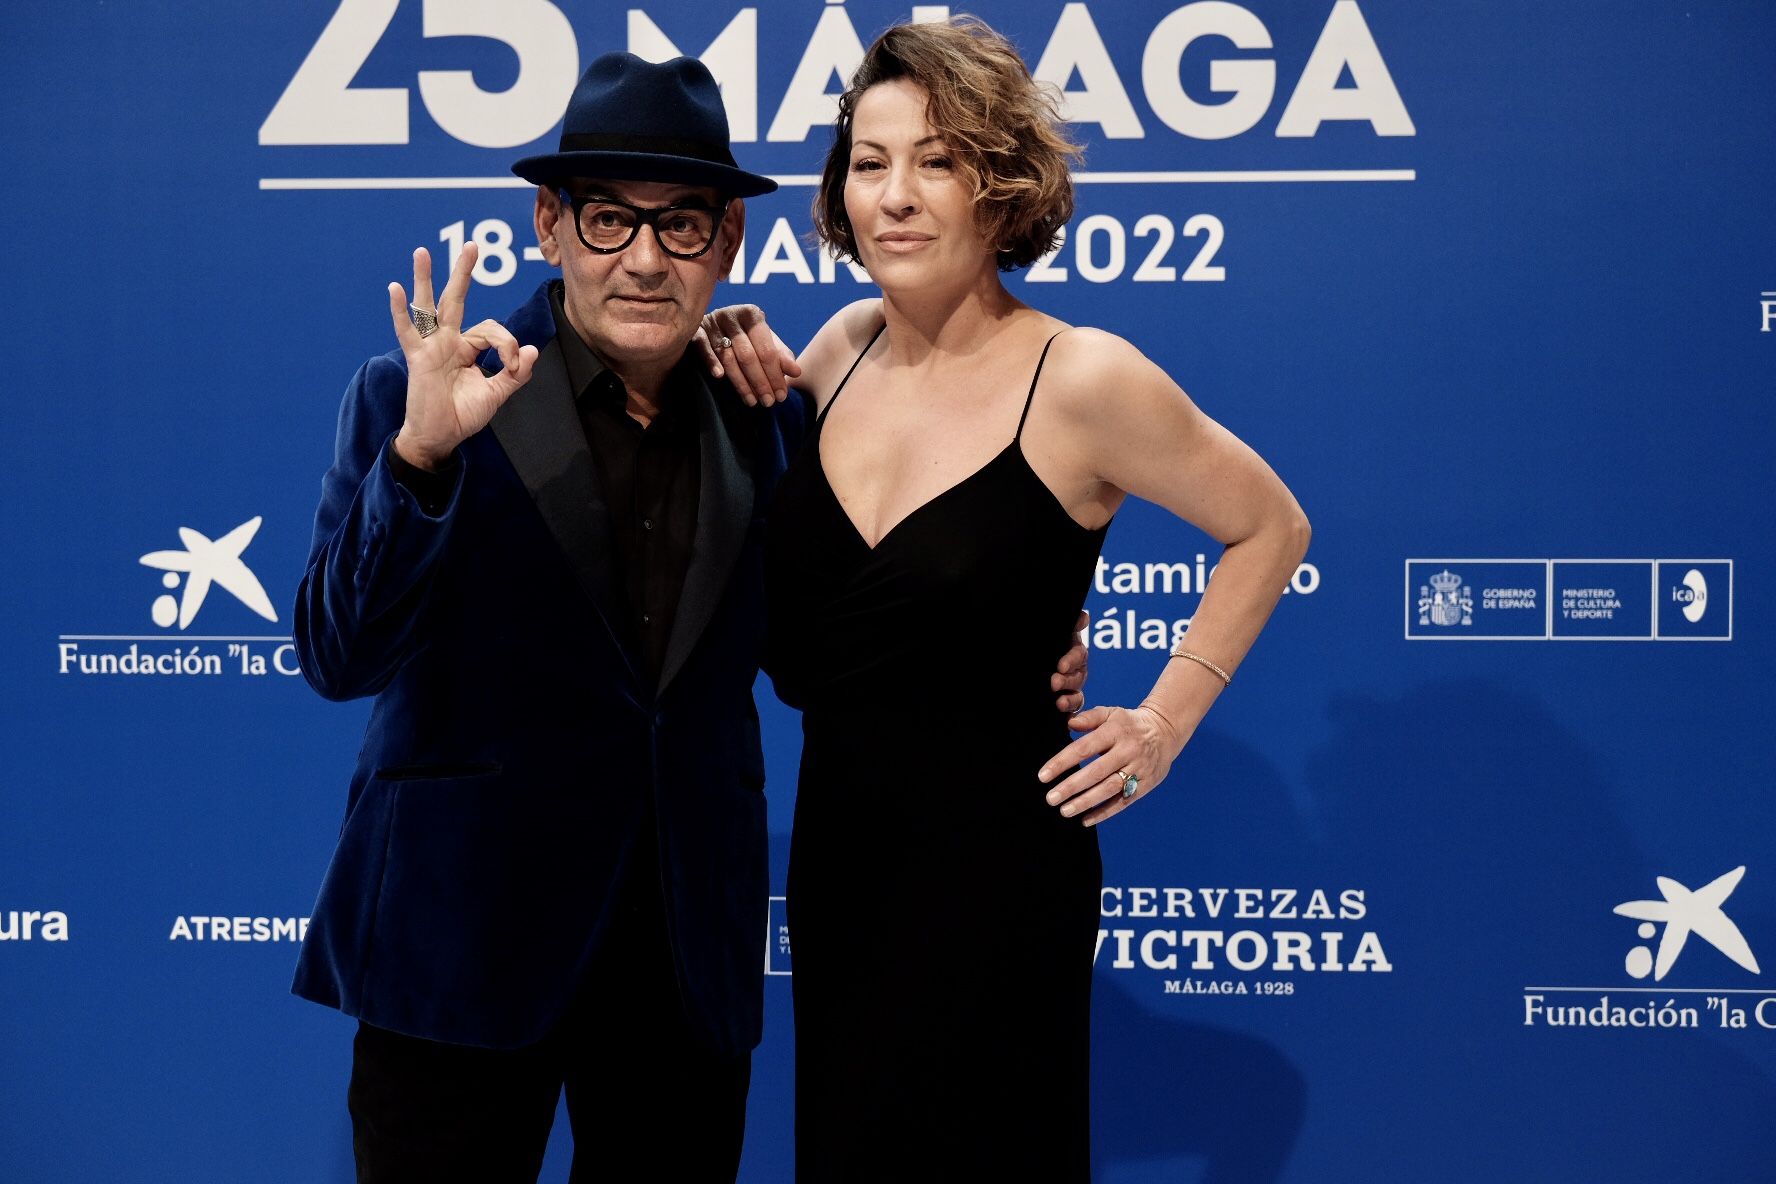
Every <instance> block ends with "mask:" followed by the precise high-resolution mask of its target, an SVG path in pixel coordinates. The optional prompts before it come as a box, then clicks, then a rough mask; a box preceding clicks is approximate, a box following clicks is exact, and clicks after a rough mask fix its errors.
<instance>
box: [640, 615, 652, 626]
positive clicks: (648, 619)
mask: <svg viewBox="0 0 1776 1184" xmlns="http://www.w3.org/2000/svg"><path fill="white" fill-rule="evenodd" d="M641 623H642V624H643V625H651V624H653V623H654V619H653V618H652V617H650V616H648V615H647V614H646V613H642V614H641Z"/></svg>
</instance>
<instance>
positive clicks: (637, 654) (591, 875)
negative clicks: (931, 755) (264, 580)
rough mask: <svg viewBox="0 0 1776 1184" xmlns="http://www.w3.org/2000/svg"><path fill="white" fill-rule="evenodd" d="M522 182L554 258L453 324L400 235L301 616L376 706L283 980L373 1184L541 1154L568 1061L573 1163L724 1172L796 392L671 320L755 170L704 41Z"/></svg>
mask: <svg viewBox="0 0 1776 1184" xmlns="http://www.w3.org/2000/svg"><path fill="white" fill-rule="evenodd" d="M514 171H515V172H516V173H518V174H519V175H520V176H522V177H524V178H525V179H526V180H529V181H532V182H534V183H536V184H537V186H538V189H537V196H536V208H535V221H536V231H537V238H538V242H539V243H540V245H541V247H542V251H543V254H544V257H545V258H546V259H547V260H548V261H549V262H550V263H551V264H554V265H558V266H559V267H560V268H561V269H562V278H561V280H560V281H559V282H551V283H548V284H545V285H544V286H543V287H542V288H540V289H539V290H538V291H537V293H536V294H535V295H534V296H532V298H531V299H530V300H529V302H527V303H526V304H525V305H524V306H522V307H521V308H519V309H518V310H517V311H516V312H515V313H514V314H513V315H512V316H511V317H510V318H509V320H508V321H507V323H506V324H505V325H504V326H502V325H500V324H497V323H495V322H492V321H485V322H482V323H481V324H479V325H476V326H474V327H473V328H470V329H468V330H466V331H465V330H463V329H461V327H460V326H461V320H462V313H463V303H464V298H465V296H466V293H467V290H468V285H469V273H470V270H471V269H472V267H473V264H474V254H473V250H472V248H465V249H464V251H463V253H462V256H461V257H460V258H459V259H458V261H457V264H456V266H455V268H454V269H453V271H452V274H451V277H450V280H449V282H448V284H447V285H446V287H445V289H444V291H443V293H442V296H441V299H440V300H439V301H438V306H437V309H436V312H435V314H433V313H432V310H431V307H430V306H431V295H432V293H431V272H430V260H429V257H428V256H426V254H425V253H424V252H423V251H421V252H417V253H416V256H415V276H414V288H415V291H414V309H415V313H414V316H415V317H416V318H417V323H410V322H409V319H408V310H407V308H406V307H405V305H406V301H407V298H406V294H405V293H404V292H403V291H402V290H401V288H400V286H399V285H391V286H390V301H391V311H392V312H393V314H394V317H395V329H396V333H397V336H398V337H399V339H400V343H401V348H400V350H399V351H397V352H394V353H390V354H388V355H386V356H384V357H382V358H378V359H375V360H373V361H371V362H370V363H368V364H367V365H366V366H365V367H364V368H363V369H362V370H361V371H360V372H359V373H358V375H357V376H356V377H355V378H354V379H353V381H352V383H351V386H350V388H349V389H348V390H347V392H346V396H345V400H344V404H343V407H342V409H341V413H340V421H339V440H338V448H337V455H336V458H335V461H334V464H333V467H332V468H331V469H330V470H329V471H328V473H327V476H326V478H325V480H324V482H323V495H322V501H321V505H320V509H319V511H318V513H317V516H316V524H315V540H314V546H313V551H312V555H311V559H310V563H309V567H308V571H307V574H306V575H305V576H304V578H303V581H302V584H301V587H300V589H299V591H298V594H297V606H296V613H295V622H296V624H295V632H296V641H297V645H298V647H299V649H300V653H301V657H302V666H303V671H304V673H305V674H306V675H307V677H308V679H309V681H310V682H311V683H313V684H314V686H315V687H316V688H317V689H318V690H319V691H320V692H321V693H322V694H323V695H326V696H328V697H329V698H337V699H344V698H351V697H355V696H360V695H368V694H374V695H375V696H376V704H375V708H374V710H373V711H372V714H371V720H370V725H369V728H368V731H367V734H366V736H365V741H364V745H363V749H362V751H361V753H360V754H359V758H358V765H357V771H356V774H355V775H354V777H353V779H352V783H351V790H350V795H349V798H348V802H347V812H346V819H345V824H344V827H343V828H342V831H341V834H340V839H339V845H338V849H337V852H336V853H335V855H334V858H333V861H332V864H331V866H330V867H329V868H328V871H327V875H326V879H325V881H324V883H323V885H322V888H321V893H320V899H319V901H318V902H317V904H316V907H315V911H314V916H313V921H312V923H311V926H310V929H309V933H308V938H307V940H306V941H305V943H304V945H303V949H302V956H301V961H300V964H299V966H298V969H297V975H296V984H295V990H296V992H297V993H298V994H300V995H302V996H304V997H306V998H309V999H313V1000H315V1001H317V1002H320V1003H325V1004H328V1005H330V1006H334V1007H338V1008H340V1009H341V1010H342V1011H344V1012H346V1013H347V1014H349V1015H353V1016H356V1017H357V1018H358V1020H359V1028H358V1034H357V1038H356V1041H355V1043H354V1050H353V1068H352V1083H351V1089H350V1106H351V1113H352V1121H353V1143H354V1150H355V1153H356V1157H357V1164H358V1174H359V1178H360V1179H361V1180H366V1181H383V1180H424V1181H437V1180H474V1181H507V1180H531V1179H534V1178H535V1176H536V1173H537V1170H538V1167H539V1166H540V1164H541V1161H542V1156H543V1150H544V1147H545V1144H546V1142H547V1136H548V1131H549V1127H550V1124H551V1122H552V1119H553V1117H554V1111H555V1104H556V1101H557V1099H558V1098H559V1096H560V1094H561V1090H562V1088H563V1087H564V1086H565V1088H566V1091H567V1102H568V1113H569V1117H570V1120H571V1122H572V1124H573V1130H574V1144H575V1155H574V1170H573V1178H574V1179H575V1180H576V1181H577V1180H590V1179H595V1178H597V1179H603V1178H608V1179H612V1180H628V1179H670V1180H675V1181H678V1180H682V1181H704V1180H708V1181H716V1180H722V1181H731V1180H732V1179H733V1177H734V1175H735V1172H736V1170H737V1166H738V1162H739V1154H740V1140H741V1134H742V1130H743V1127H744V1119H745V1099H746V1090H747V1083H748V1080H749V1073H750V1050H751V1049H752V1047H753V1046H754V1045H755V1044H756V1043H757V1041H758V1038H759V1032H760V1023H761V1011H762V1008H761V989H762V986H761V984H762V966H761V949H762V945H763V940H762V939H763V934H764V929H765V908H766V897H767V891H768V889H767V879H766V872H767V869H766V851H767V832H766V828H765V807H764V798H763V795H762V792H761V790H762V788H763V784H764V762H763V757H762V752H761V748H760V743H759V734H758V720H757V713H756V710H755V708H754V705H753V702H752V684H753V681H754V679H755V678H756V675H757V669H758V662H759V657H760V654H761V652H762V649H763V631H764V624H765V604H764V600H763V582H762V574H761V542H762V539H761V515H762V512H763V509H764V507H765V505H766V504H767V502H768V499H769V497H770V495H771V492H772V490H773V489H774V487H775V484H776V481H777V479H778V477H779V476H780V475H781V474H782V472H783V469H784V466H785V464H786V463H787V460H788V458H789V456H790V455H791V454H792V450H793V448H794V447H795V446H796V445H797V444H798V443H799V441H800V437H801V433H802V429H803V410H802V406H801V403H800V402H799V401H798V400H793V399H792V400H789V401H788V402H787V403H786V405H785V406H783V407H781V408H777V409H775V410H765V409H763V408H752V409H748V408H746V407H744V406H743V405H742V404H741V402H740V400H738V399H737V398H735V397H734V396H733V395H731V394H729V393H726V392H723V393H721V394H719V395H718V394H717V393H716V392H713V391H711V390H710V389H709V387H708V386H707V385H706V382H705V380H704V378H703V375H702V372H701V366H700V364H699V362H698V360H697V356H696V355H695V353H694V352H691V351H689V350H688V346H689V344H690V342H691V340H692V337H693V335H694V334H695V332H696V330H697V327H698V324H699V321H700V319H701V317H702V314H703V312H704V310H705V308H706V306H707V304H708V302H709V298H710V296H711V294H712V293H713V291H714V289H715V285H716V282H717V280H718V279H719V278H720V277H721V276H722V275H724V274H725V273H726V272H727V270H728V268H729V266H730V265H731V263H732V261H733V258H734V255H735V253H736V251H737V250H738V248H739V245H740V240H741V235H742V232H743V230H744V227H745V209H744V205H743V199H744V198H746V197H750V196H754V195H758V194H763V193H767V192H770V191H771V190H772V189H774V188H775V187H776V186H775V184H774V183H773V182H771V181H770V180H769V179H768V178H765V177H761V176H756V175H754V174H751V173H747V172H745V171H743V170H741V169H740V168H738V167H737V166H736V165H735V164H734V160H733V156H732V155H731V153H730V151H729V148H728V136H727V121H726V117H725V115H724V113H723V110H722V105H721V98H720V94H719V92H718V90H717V88H716V84H715V81H714V79H713V78H712V77H711V76H710V74H709V72H708V71H707V70H706V69H705V68H704V67H703V66H702V65H701V64H700V63H698V62H696V61H694V60H691V59H687V58H678V59H675V60H673V61H671V62H667V63H664V64H660V65H654V64H649V63H647V62H644V61H642V60H641V59H640V58H636V57H633V56H631V55H629V54H608V55H606V56H604V57H601V58H599V59H598V60H597V61H595V62H593V63H592V65H591V67H590V68H589V69H588V70H587V72H586V74H585V76H584V78H582V80H581V81H580V83H579V85H578V86H577V87H576V89H575V91H574V94H573V96H572V99H571V100H570V102H569V105H568V109H567V113H566V116H565V118H564V121H563V129H562V135H561V143H560V150H559V151H558V152H555V153H552V154H549V155H544V156H535V157H530V158H527V159H525V160H522V161H519V162H518V163H517V164H516V165H515V166H514ZM434 321H435V326H434ZM760 341H761V344H762V345H769V344H771V339H770V338H769V334H768V330H762V329H761V330H760ZM743 348H745V349H747V350H748V351H749V350H750V347H749V346H745V345H744V343H741V342H736V343H734V346H733V349H734V352H733V353H732V354H728V353H726V352H724V358H725V359H726V360H727V361H728V362H730V363H731V364H734V365H738V364H740V360H739V355H740V353H741V352H742V349H743ZM752 360H753V359H751V358H750V357H749V358H748V363H749V364H750V363H751V361H752ZM776 364H777V365H778V366H781V367H783V368H786V369H787V370H788V371H789V372H790V373H791V374H793V373H795V369H794V363H793V362H789V361H787V360H781V359H780V360H778V361H777V363H776ZM521 388H522V390H521ZM515 395H516V397H514V396H515ZM1078 660H1079V655H1078V654H1077V653H1076V654H1074V655H1069V663H1071V664H1077V663H1078ZM1077 681H1078V680H1076V679H1075V680H1072V681H1071V683H1070V687H1072V688H1076V686H1077ZM1067 698H1071V696H1067ZM911 706H915V705H909V707H911Z"/></svg>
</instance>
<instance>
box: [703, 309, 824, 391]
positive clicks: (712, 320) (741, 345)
mask: <svg viewBox="0 0 1776 1184" xmlns="http://www.w3.org/2000/svg"><path fill="white" fill-rule="evenodd" d="M723 339H726V340H727V342H728V345H726V346H725V347H724V346H722V344H721V342H722V341H723ZM691 340H692V341H694V342H696V344H697V348H698V349H700V350H702V351H703V361H704V364H705V365H707V366H708V367H709V373H711V374H713V375H714V376H715V377H717V378H726V379H727V380H728V384H729V385H730V386H732V387H733V388H734V393H735V394H737V395H739V396H740V398H741V399H743V400H745V402H746V405H747V406H748V407H756V406H759V405H761V404H762V405H764V406H766V407H769V406H771V405H772V404H774V403H781V402H782V401H783V400H784V399H787V398H788V397H789V380H790V379H791V378H800V377H801V376H802V368H801V367H800V366H798V365H796V359H795V354H794V353H793V352H792V351H791V350H790V348H789V347H788V346H786V345H784V344H783V342H782V341H780V340H778V337H777V334H775V333H773V332H772V331H771V327H770V326H769V325H767V324H765V310H764V309H762V308H760V307H759V306H758V305H756V304H730V305H728V306H727V307H725V308H718V309H716V310H714V311H713V312H710V313H708V314H707V315H705V316H704V318H703V324H702V326H701V327H699V328H698V330H697V335H696V336H695V337H693V338H692V339H691Z"/></svg>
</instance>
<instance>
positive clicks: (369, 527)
mask: <svg viewBox="0 0 1776 1184" xmlns="http://www.w3.org/2000/svg"><path fill="white" fill-rule="evenodd" d="M474 260H475V251H474V247H473V246H472V245H470V246H468V247H465V248H464V250H463V252H462V254H461V256H459V258H458V260H457V265H456V269H455V270H454V271H453V272H452V273H451V277H450V282H449V283H448V284H447V285H446V286H445V289H444V293H443V298H442V299H441V300H439V302H438V307H437V320H438V328H437V330H436V332H433V333H430V334H428V335H425V336H422V335H421V334H420V333H419V330H418V329H416V328H415V327H414V325H413V324H412V322H411V321H410V320H409V319H408V315H407V296H406V293H405V292H404V291H403V290H402V288H401V286H400V285H399V284H390V285H389V311H390V315H391V316H392V317H393V319H394V326H395V335H396V337H398V338H399V339H400V342H401V352H400V355H399V356H398V357H397V356H396V355H394V354H390V355H387V356H385V357H381V358H377V359H374V360H373V361H371V362H369V363H367V364H366V365H365V366H364V367H363V369H361V370H359V371H358V373H357V375H356V377H354V378H353V379H352V381H351V385H350V386H349V387H347V388H346V392H345V399H344V401H343V403H342V404H341V406H340V411H339V431H338V437H337V442H336V444H335V448H334V458H333V465H332V467H331V468H329V469H328V470H327V475H326V477H325V478H323V480H322V482H321V504H320V508H319V509H318V510H317V511H316V513H315V533H314V542H313V544H312V546H311V547H310V550H309V562H308V569H307V571H306V572H305V573H304V574H303V577H302V583H301V584H300V585H299V587H298V588H297V592H296V611H295V614H294V620H295V643H296V647H297V653H298V654H299V655H300V657H301V659H302V672H303V674H304V675H305V676H306V677H307V679H308V681H309V683H310V684H311V685H312V686H313V687H314V688H315V689H316V690H317V691H319V692H320V693H321V694H322V695H324V696H326V697H327V698H329V699H350V698H356V697H358V696H360V695H373V694H376V693H377V692H379V691H381V690H382V688H383V687H385V686H387V685H388V683H389V680H390V679H392V678H393V677H394V675H395V672H396V671H397V670H399V669H400V666H401V663H402V662H404V661H405V660H406V659H407V657H408V656H409V655H410V654H411V653H412V652H413V650H414V649H415V648H416V646H417V644H418V640H419V635H420V632H421V630H420V626H421V624H422V622H423V617H424V607H425V602H426V592H427V590H428V588H429V587H430V577H431V575H432V573H433V571H434V570H435V569H436V567H437V563H438V559H439V556H441V555H442V554H443V552H444V549H445V543H446V541H447V540H448V538H449V535H450V529H451V524H452V523H453V522H454V521H455V510H456V505H457V501H458V499H459V497H460V496H461V490H462V482H463V479H464V469H465V464H466V462H465V461H464V460H463V459H462V453H461V451H460V445H461V444H462V442H463V441H464V440H466V439H468V438H469V437H470V436H471V435H473V434H474V433H475V432H478V431H480V430H481V428H483V427H485V426H486V425H487V422H488V421H489V420H491V419H492V418H493V414H494V412H496V411H497V410H498V409H499V408H500V406H501V405H502V404H504V402H505V401H506V399H508V398H510V397H511V396H512V394H513V393H514V392H516V391H517V390H518V389H519V388H520V387H522V386H523V385H524V383H525V382H526V381H527V380H528V379H529V378H530V370H531V366H532V365H533V364H534V363H535V361H536V349H535V348H534V347H532V346H524V347H523V348H522V349H520V348H519V346H518V343H517V342H516V341H515V340H514V339H513V338H512V335H511V334H510V333H508V332H507V331H506V330H505V329H504V328H503V327H502V326H500V325H498V324H496V323H495V322H492V321H483V322H482V323H481V324H479V325H476V326H475V327H474V328H472V329H469V330H463V329H461V328H460V326H461V324H462V312H463V302H464V298H465V296H466V295H467V292H468V287H469V273H470V270H471V269H472V268H473V267H474ZM414 296H415V303H416V304H418V305H419V306H420V307H421V308H428V307H430V305H431V303H432V276H431V256H430V255H429V254H427V253H426V252H425V251H424V250H420V251H416V252H414ZM489 347H493V348H495V349H497V350H498V351H499V353H500V356H501V358H502V359H503V360H504V361H505V363H506V368H505V369H504V370H503V371H500V372H498V373H494V374H483V373H482V372H481V370H480V368H479V367H478V366H477V365H476V364H475V359H476V357H477V355H479V354H480V352H481V351H482V350H485V349H487V348H489Z"/></svg>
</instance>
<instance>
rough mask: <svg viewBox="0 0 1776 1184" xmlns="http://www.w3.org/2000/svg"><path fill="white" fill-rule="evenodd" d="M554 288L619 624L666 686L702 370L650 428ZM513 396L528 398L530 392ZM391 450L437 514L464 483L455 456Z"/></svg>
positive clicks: (677, 378) (558, 330) (673, 390)
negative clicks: (621, 615)
mask: <svg viewBox="0 0 1776 1184" xmlns="http://www.w3.org/2000/svg"><path fill="white" fill-rule="evenodd" d="M549 295H550V302H551V304H552V306H553V308H554V311H555V339H556V341H557V343H558V344H559V345H560V347H561V357H562V361H563V362H564V363H565V365H566V369H567V380H568V385H569V387H570V389H571V390H572V391H573V395H574V405H575V407H576V409H577V410H578V411H579V416H580V427H581V430H582V431H584V432H585V434H586V444H587V447H589V448H590V449H591V450H592V464H593V467H594V468H595V469H596V470H597V472H598V481H599V489H600V490H601V491H602V492H603V494H604V501H605V506H606V507H607V508H608V510H609V513H610V538H611V544H612V547H613V549H614V551H615V553H614V554H613V555H612V556H611V560H612V562H613V563H614V564H615V575H616V578H615V579H614V580H613V581H612V583H613V584H614V586H615V587H616V588H618V589H620V590H621V592H622V593H623V596H624V601H625V606H626V609H627V614H626V615H627V620H626V621H622V622H612V624H613V625H617V626H618V627H619V628H622V627H624V626H626V627H627V628H628V629H629V634H630V639H631V641H632V642H633V643H634V646H635V652H636V653H638V654H639V655H640V656H641V658H642V660H643V662H645V663H646V667H647V674H648V677H649V682H650V686H652V687H653V688H656V689H657V688H658V686H659V682H660V671H661V669H662V667H664V665H665V663H666V645H667V642H668V641H669V640H670V639H671V636H672V623H673V621H674V619H675V618H676V617H677V616H678V601H679V596H680V594H681V593H682V592H683V591H684V580H685V572H686V571H687V570H689V568H690V564H691V548H692V545H693V543H694V542H695V540H696V535H697V496H698V494H699V492H700V491H701V488H702V468H701V460H702V454H701V451H700V450H699V448H698V441H697V405H696V400H695V396H696V393H697V385H698V384H700V383H701V382H702V376H701V374H700V373H699V372H698V371H697V369H696V362H695V360H694V358H693V357H692V356H691V355H689V354H687V355H686V357H685V360H684V361H682V362H680V363H679V365H678V366H677V367H676V368H675V369H674V370H673V371H672V373H671V375H670V376H669V377H668V378H667V380H666V386H665V388H664V389H663V390H662V391H661V394H660V414H658V415H657V416H655V417H654V419H653V422H651V423H649V424H647V425H645V426H644V425H643V424H642V423H641V422H640V421H639V420H637V419H635V418H634V417H633V416H631V415H630V414H629V412H628V409H627V404H628V393H627V392H626V391H625V390H624V389H623V383H622V380H621V379H619V378H618V377H617V376H616V375H615V374H613V373H612V372H611V371H610V370H609V369H608V368H607V367H606V366H605V364H604V363H603V362H602V361H600V360H599V358H598V355H597V354H595V353H593V352H592V350H591V349H590V348H589V347H588V346H587V345H586V343H585V342H584V341H582V340H581V339H580V335H579V334H578V333H577V332H575V330H574V328H573V325H572V324H571V323H569V321H568V319H567V313H566V311H565V310H564V309H563V307H562V303H561V297H562V286H561V284H560V283H559V282H557V283H555V284H553V285H551V287H550V292H549ZM513 397H514V398H519V399H522V398H523V397H524V392H523V391H520V392H519V393H518V394H517V395H515V396H513ZM389 456H390V468H391V469H392V471H393V475H394V477H395V480H397V481H399V482H400V483H401V484H402V485H404V486H406V487H407V489H408V490H409V491H411V492H412V493H413V495H414V497H415V498H417V499H418V501H419V503H420V506H421V507H422V508H423V509H424V510H425V511H426V512H427V513H428V514H432V515H436V514H438V513H440V512H441V511H442V510H443V508H444V506H445V505H446V504H448V502H449V500H450V495H451V492H452V491H453V490H454V489H455V486H456V480H457V468H458V466H459V465H460V463H461V462H460V461H459V460H458V459H457V458H456V457H455V455H454V454H453V455H452V456H451V458H450V460H449V461H447V462H446V463H445V464H444V465H443V466H442V467H440V469H439V470H438V471H437V472H426V471H425V470H423V469H420V468H418V467H416V466H414V465H410V464H408V463H407V462H406V461H404V460H402V459H401V457H400V454H399V453H396V452H394V451H392V450H391V451H390V454H389Z"/></svg>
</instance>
